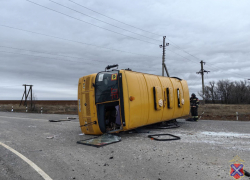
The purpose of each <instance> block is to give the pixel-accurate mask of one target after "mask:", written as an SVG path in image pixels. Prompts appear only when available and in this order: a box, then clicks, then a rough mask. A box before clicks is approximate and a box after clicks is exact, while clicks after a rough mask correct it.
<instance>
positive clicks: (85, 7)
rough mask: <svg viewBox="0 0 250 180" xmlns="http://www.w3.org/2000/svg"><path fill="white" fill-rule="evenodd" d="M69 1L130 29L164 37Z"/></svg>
mask: <svg viewBox="0 0 250 180" xmlns="http://www.w3.org/2000/svg"><path fill="white" fill-rule="evenodd" d="M68 1H70V2H72V3H74V4H76V5H78V6H81V7H83V8H85V9H88V10H90V11H92V12H95V13H97V14H100V15H102V16H104V17H106V18H109V19H112V20H114V21H117V22H119V23H122V24H125V25H127V26H130V27H133V28H135V29H139V30H141V31H144V32H147V33H150V34H154V35H156V36H162V35H159V34H156V33H152V32H149V31H146V30H144V29H141V28H138V27H135V26H132V25H130V24H127V23H124V22H122V21H119V20H117V19H114V18H111V17H109V16H106V15H104V14H102V13H99V12H97V11H95V10H93V9H90V8H88V7H86V6H83V5H81V4H78V3H76V2H74V1H71V0H68Z"/></svg>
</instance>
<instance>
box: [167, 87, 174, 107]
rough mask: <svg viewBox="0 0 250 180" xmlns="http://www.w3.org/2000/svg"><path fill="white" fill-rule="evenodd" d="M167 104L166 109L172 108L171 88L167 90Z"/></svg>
mask: <svg viewBox="0 0 250 180" xmlns="http://www.w3.org/2000/svg"><path fill="white" fill-rule="evenodd" d="M167 104H168V109H172V108H173V88H171V87H170V88H167Z"/></svg>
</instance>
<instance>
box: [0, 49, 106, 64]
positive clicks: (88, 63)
mask: <svg viewBox="0 0 250 180" xmlns="http://www.w3.org/2000/svg"><path fill="white" fill-rule="evenodd" d="M0 53H9V54H20V55H25V56H33V57H39V58H45V59H52V60H57V61H70V62H74V63H77V62H81V63H82V61H72V60H65V59H56V58H51V57H45V56H39V55H33V54H24V53H17V52H10V51H0ZM95 61H97V60H95ZM99 62H104V63H106V62H105V61H99ZM22 63H23V62H22ZM84 64H92V63H90V62H84Z"/></svg>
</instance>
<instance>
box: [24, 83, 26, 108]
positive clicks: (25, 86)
mask: <svg viewBox="0 0 250 180" xmlns="http://www.w3.org/2000/svg"><path fill="white" fill-rule="evenodd" d="M24 94H25V101H24V105H25V106H27V97H26V84H24Z"/></svg>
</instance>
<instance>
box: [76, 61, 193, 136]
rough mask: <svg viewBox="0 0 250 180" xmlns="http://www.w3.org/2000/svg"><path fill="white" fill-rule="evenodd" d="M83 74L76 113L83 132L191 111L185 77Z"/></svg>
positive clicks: (118, 128) (107, 72)
mask: <svg viewBox="0 0 250 180" xmlns="http://www.w3.org/2000/svg"><path fill="white" fill-rule="evenodd" d="M116 66H117V65H112V66H107V67H106V69H105V71H102V72H99V73H96V74H90V75H87V76H83V77H81V78H80V79H79V83H78V115H79V122H80V127H81V130H82V132H83V133H85V134H93V135H100V134H103V133H112V132H119V131H127V130H131V129H135V128H137V127H141V126H145V125H149V124H154V123H159V122H163V121H168V120H172V119H176V118H179V117H182V116H186V115H188V114H189V111H190V102H189V90H188V85H187V82H186V81H185V80H182V79H179V78H176V77H172V78H169V77H163V76H157V75H152V74H146V73H140V72H134V71H131V70H130V69H127V70H123V69H122V70H118V69H113V70H109V69H111V68H113V67H116Z"/></svg>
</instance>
